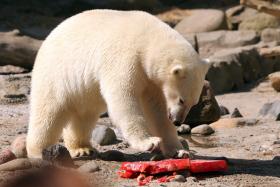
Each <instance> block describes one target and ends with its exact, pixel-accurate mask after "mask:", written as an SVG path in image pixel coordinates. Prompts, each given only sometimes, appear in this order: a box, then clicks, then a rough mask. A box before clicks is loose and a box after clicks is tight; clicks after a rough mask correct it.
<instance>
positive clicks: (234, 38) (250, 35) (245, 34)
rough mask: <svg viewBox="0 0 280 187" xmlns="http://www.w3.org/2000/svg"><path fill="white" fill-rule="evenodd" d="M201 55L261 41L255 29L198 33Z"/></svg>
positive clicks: (205, 55)
mask: <svg viewBox="0 0 280 187" xmlns="http://www.w3.org/2000/svg"><path fill="white" fill-rule="evenodd" d="M196 38H197V45H198V51H199V55H200V56H201V57H203V58H205V57H209V56H211V55H213V54H214V53H215V52H218V51H220V50H221V49H225V48H235V47H241V46H246V45H252V44H256V43H258V42H259V41H260V39H259V36H258V34H257V32H255V31H213V32H204V33H198V34H196Z"/></svg>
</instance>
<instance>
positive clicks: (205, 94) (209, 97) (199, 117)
mask: <svg viewBox="0 0 280 187" xmlns="http://www.w3.org/2000/svg"><path fill="white" fill-rule="evenodd" d="M219 118H220V107H219V105H218V103H217V101H216V99H215V96H214V94H213V91H212V89H211V87H210V84H209V83H208V82H207V81H205V83H204V86H203V89H202V92H201V95H200V99H199V102H198V104H196V105H195V106H193V107H192V108H191V110H190V112H189V114H188V115H187V117H186V119H185V121H184V123H185V124H189V125H190V126H191V127H194V126H197V125H200V124H209V123H212V122H214V121H217V120H218V119H219Z"/></svg>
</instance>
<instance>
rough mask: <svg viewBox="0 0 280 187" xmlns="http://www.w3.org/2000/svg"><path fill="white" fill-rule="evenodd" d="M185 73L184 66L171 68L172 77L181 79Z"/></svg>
mask: <svg viewBox="0 0 280 187" xmlns="http://www.w3.org/2000/svg"><path fill="white" fill-rule="evenodd" d="M183 73H184V68H183V66H182V65H179V64H177V65H175V66H173V67H172V68H171V74H172V75H175V76H179V77H181V76H183Z"/></svg>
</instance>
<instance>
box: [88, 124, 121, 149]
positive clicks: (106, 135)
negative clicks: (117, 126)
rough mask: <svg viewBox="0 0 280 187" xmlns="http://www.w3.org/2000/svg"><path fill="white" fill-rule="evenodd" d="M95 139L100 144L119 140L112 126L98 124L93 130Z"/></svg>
mask: <svg viewBox="0 0 280 187" xmlns="http://www.w3.org/2000/svg"><path fill="white" fill-rule="evenodd" d="M92 138H93V141H95V142H96V143H98V144H99V145H110V144H114V143H116V141H117V136H116V134H115V131H114V130H113V129H111V128H110V127H106V126H98V127H95V129H94V130H93V132H92Z"/></svg>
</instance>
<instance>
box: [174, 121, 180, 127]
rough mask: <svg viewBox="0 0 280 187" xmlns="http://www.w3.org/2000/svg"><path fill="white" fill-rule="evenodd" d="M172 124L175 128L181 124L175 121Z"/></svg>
mask: <svg viewBox="0 0 280 187" xmlns="http://www.w3.org/2000/svg"><path fill="white" fill-rule="evenodd" d="M173 124H174V125H175V126H180V125H181V122H180V121H177V120H175V121H173Z"/></svg>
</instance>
